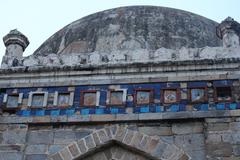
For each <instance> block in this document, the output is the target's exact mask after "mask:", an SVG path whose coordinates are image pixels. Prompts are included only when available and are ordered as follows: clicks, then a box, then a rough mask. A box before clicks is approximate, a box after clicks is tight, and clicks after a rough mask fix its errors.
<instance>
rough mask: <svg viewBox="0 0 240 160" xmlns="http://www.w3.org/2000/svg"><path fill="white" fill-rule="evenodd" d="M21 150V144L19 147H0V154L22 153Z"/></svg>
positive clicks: (11, 145) (22, 147) (4, 145)
mask: <svg viewBox="0 0 240 160" xmlns="http://www.w3.org/2000/svg"><path fill="white" fill-rule="evenodd" d="M23 149H24V144H21V145H19V144H17V145H13V144H10V145H6V144H3V145H0V152H22V151H23Z"/></svg>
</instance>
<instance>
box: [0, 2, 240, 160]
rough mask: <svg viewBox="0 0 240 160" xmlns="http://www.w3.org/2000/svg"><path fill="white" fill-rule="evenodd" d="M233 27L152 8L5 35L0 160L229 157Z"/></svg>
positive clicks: (234, 125)
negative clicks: (39, 33)
mask: <svg viewBox="0 0 240 160" xmlns="http://www.w3.org/2000/svg"><path fill="white" fill-rule="evenodd" d="M239 37H240V24H239V23H238V22H236V21H234V20H233V19H232V18H230V17H228V18H227V19H225V20H224V21H223V22H222V23H221V24H217V23H216V22H213V21H211V20H209V19H207V18H204V17H201V16H198V15H196V14H193V13H189V12H185V11H181V10H176V9H171V8H164V7H152V6H133V7H122V8H116V9H111V10H106V11H102V12H99V13H95V14H93V15H89V16H87V17H84V18H82V19H80V20H77V21H75V22H73V23H71V24H69V25H67V26H66V27H64V28H63V29H61V30H59V31H58V32H56V33H55V34H54V35H53V36H51V37H50V38H49V39H48V40H46V41H45V42H44V43H43V44H42V45H41V46H40V47H39V48H38V49H37V50H36V51H35V52H34V53H33V54H32V55H30V56H28V57H23V52H24V50H25V48H26V47H27V46H28V44H29V41H28V39H27V37H26V36H24V35H23V34H22V33H21V32H19V31H17V30H12V31H10V33H9V34H7V35H6V36H5V37H4V38H3V41H4V44H5V46H6V53H5V55H4V57H3V60H2V66H1V69H0V86H1V88H0V107H1V115H0V160H45V159H49V160H81V159H83V160H100V159H101V160H136V159H137V160H150V159H152V160H188V159H192V160H237V159H239V158H240V81H239V80H240V73H239V64H240V46H239Z"/></svg>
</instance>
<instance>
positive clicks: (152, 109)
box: [17, 103, 240, 117]
mask: <svg viewBox="0 0 240 160" xmlns="http://www.w3.org/2000/svg"><path fill="white" fill-rule="evenodd" d="M214 107H215V108H216V110H234V109H240V103H219V104H216V105H214ZM193 108H194V110H196V111H208V110H209V104H195V105H193ZM125 109H126V108H123V107H118V108H116V107H114V108H83V109H38V110H19V111H17V115H19V116H25V117H29V116H45V115H50V116H59V115H67V116H72V115H75V114H76V112H77V111H80V113H81V115H91V114H98V115H101V114H127V113H126V110H125ZM181 111H186V105H184V104H173V105H169V106H159V105H151V106H150V105H149V106H148V105H146V106H139V107H135V108H134V110H133V113H159V112H181Z"/></svg>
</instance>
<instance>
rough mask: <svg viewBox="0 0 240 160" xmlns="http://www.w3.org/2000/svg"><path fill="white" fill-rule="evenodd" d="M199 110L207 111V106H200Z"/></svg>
mask: <svg viewBox="0 0 240 160" xmlns="http://www.w3.org/2000/svg"><path fill="white" fill-rule="evenodd" d="M199 109H200V110H201V111H208V104H201V105H200V108H199Z"/></svg>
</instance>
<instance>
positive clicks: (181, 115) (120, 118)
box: [0, 110, 240, 124]
mask: <svg viewBox="0 0 240 160" xmlns="http://www.w3.org/2000/svg"><path fill="white" fill-rule="evenodd" d="M218 117H222V118H227V117H240V110H224V111H220V110H218V111H217V110H213V111H185V112H174V113H171V112H166V113H141V114H137V113H132V114H102V115H71V116H30V117H20V116H15V115H14V116H1V117H0V124H11V123H15V124H25V123H27V124H34V123H45V124H47V123H76V122H82V123H88V124H89V123H95V122H131V121H133V122H134V121H155V120H156V121H158V120H171V119H172V120H173V119H195V118H218Z"/></svg>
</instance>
